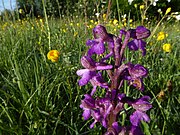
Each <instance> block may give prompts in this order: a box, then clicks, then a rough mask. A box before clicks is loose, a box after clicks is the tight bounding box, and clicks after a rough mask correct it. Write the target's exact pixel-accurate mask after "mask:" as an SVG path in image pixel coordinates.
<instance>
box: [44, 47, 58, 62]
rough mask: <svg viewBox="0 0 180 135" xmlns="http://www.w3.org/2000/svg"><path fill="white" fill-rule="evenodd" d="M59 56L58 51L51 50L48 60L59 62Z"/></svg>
mask: <svg viewBox="0 0 180 135" xmlns="http://www.w3.org/2000/svg"><path fill="white" fill-rule="evenodd" d="M59 54H60V53H59V52H58V51H57V50H50V51H49V52H48V54H47V58H48V60H51V61H52V62H57V61H58V59H59Z"/></svg>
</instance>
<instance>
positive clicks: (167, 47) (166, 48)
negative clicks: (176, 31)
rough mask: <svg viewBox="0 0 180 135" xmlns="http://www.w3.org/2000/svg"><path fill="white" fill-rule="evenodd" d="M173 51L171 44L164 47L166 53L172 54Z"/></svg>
mask: <svg viewBox="0 0 180 135" xmlns="http://www.w3.org/2000/svg"><path fill="white" fill-rule="evenodd" d="M171 49H172V47H171V44H164V45H163V50H164V51H165V52H171Z"/></svg>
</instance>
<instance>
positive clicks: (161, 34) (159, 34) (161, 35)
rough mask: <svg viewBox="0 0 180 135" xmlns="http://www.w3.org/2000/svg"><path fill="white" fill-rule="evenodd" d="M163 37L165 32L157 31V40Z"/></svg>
mask: <svg viewBox="0 0 180 135" xmlns="http://www.w3.org/2000/svg"><path fill="white" fill-rule="evenodd" d="M165 37H166V34H165V33H164V32H162V31H161V32H159V33H158V35H157V40H158V41H160V40H163V39H164V38H165Z"/></svg>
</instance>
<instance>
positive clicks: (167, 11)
mask: <svg viewBox="0 0 180 135" xmlns="http://www.w3.org/2000/svg"><path fill="white" fill-rule="evenodd" d="M169 12H171V8H170V7H169V8H168V9H167V10H166V13H165V15H167V14H168V13H169Z"/></svg>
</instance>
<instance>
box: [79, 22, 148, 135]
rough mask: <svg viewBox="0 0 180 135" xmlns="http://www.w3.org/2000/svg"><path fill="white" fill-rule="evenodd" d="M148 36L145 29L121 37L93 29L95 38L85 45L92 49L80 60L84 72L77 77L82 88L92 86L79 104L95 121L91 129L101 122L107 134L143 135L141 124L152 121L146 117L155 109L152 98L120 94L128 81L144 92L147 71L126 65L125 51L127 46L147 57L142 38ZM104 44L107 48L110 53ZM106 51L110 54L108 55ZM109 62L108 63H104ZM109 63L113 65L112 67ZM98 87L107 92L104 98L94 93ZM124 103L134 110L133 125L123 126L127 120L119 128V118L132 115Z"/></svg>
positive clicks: (99, 27) (80, 71)
mask: <svg viewBox="0 0 180 135" xmlns="http://www.w3.org/2000/svg"><path fill="white" fill-rule="evenodd" d="M149 35H150V31H149V30H148V29H147V28H145V27H144V26H138V27H137V28H136V29H130V30H127V31H126V30H125V29H121V30H120V34H119V36H115V35H112V34H110V33H108V32H107V30H106V28H105V27H104V26H102V25H97V26H96V27H95V28H94V29H93V36H94V38H93V39H92V40H87V42H86V45H87V46H89V50H88V52H87V56H83V57H82V58H81V64H82V66H83V67H84V69H80V70H78V71H77V75H79V76H80V77H81V79H80V80H79V81H78V83H79V85H80V86H83V85H86V84H87V83H88V82H90V83H91V85H92V86H93V88H92V91H91V92H90V94H85V98H84V99H83V100H82V101H81V105H80V107H81V108H82V109H83V117H84V119H85V120H87V119H89V118H90V117H92V119H93V120H94V121H93V122H92V123H91V125H90V128H93V127H94V125H95V124H96V123H97V122H98V123H100V124H101V125H102V126H103V127H104V128H106V129H107V131H106V133H105V135H127V134H128V135H143V133H142V131H141V128H140V123H141V121H145V122H149V121H150V118H149V116H148V115H147V114H146V111H147V110H149V109H150V108H151V107H152V105H151V104H150V103H149V100H150V97H149V96H143V97H141V98H138V99H134V98H132V97H127V96H126V93H120V91H121V88H122V87H126V86H124V81H126V80H127V81H128V84H129V85H132V86H134V87H136V88H137V89H139V90H141V91H142V90H144V84H143V78H145V77H146V76H147V74H148V70H147V69H146V68H145V67H144V66H142V65H140V64H132V63H131V62H128V63H125V61H124V59H125V53H124V51H125V49H126V47H129V49H130V50H133V51H137V50H141V51H142V55H143V56H144V55H145V54H146V48H145V47H146V42H145V41H143V39H145V38H147V37H149ZM131 39H132V40H131ZM105 45H108V50H106V48H107V47H105ZM105 52H108V53H107V54H105ZM101 54H103V56H104V57H103V58H102V56H100V57H96V56H95V57H94V56H93V57H92V55H101ZM111 56H113V57H112V59H109V58H110V57H111ZM95 60H96V61H95ZM106 60H109V61H107V62H105V61H106ZM109 63H113V65H111V64H109ZM104 77H105V78H104ZM105 80H108V81H107V82H106V81H105ZM97 87H100V88H103V89H104V90H103V93H102V94H101V97H98V96H97V95H98V93H97V95H96V94H94V93H95V92H96V89H97ZM104 92H105V93H104ZM103 95H104V97H103ZM125 104H128V105H129V106H132V107H130V108H133V109H135V111H134V112H133V113H132V114H130V118H129V120H130V123H131V125H130V126H125V125H124V124H125V123H126V120H123V121H122V123H123V125H122V126H119V125H118V121H119V120H118V116H119V115H124V113H128V112H129V110H128V109H125ZM126 118H128V117H126Z"/></svg>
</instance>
